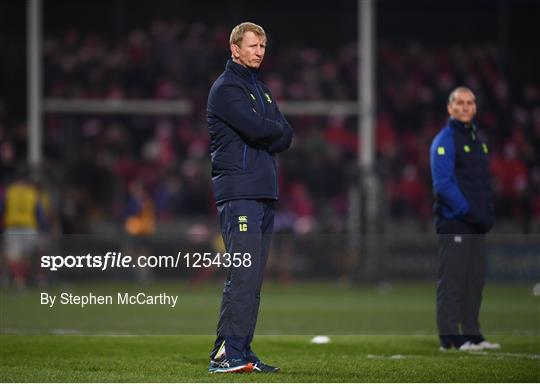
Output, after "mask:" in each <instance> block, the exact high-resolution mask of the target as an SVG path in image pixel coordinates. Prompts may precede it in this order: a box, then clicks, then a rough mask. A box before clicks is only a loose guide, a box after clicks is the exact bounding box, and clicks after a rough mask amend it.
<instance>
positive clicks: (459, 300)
mask: <svg viewBox="0 0 540 384" xmlns="http://www.w3.org/2000/svg"><path fill="white" fill-rule="evenodd" d="M447 110H448V114H449V115H450V119H449V120H448V124H447V125H446V126H445V127H444V128H443V129H442V130H441V131H440V132H439V134H438V135H437V136H436V137H435V139H434V140H433V143H432V144H431V148H430V158H431V174H432V178H433V188H434V191H435V199H436V202H435V209H434V211H435V216H436V229H437V233H438V235H439V257H440V267H439V272H438V286H437V327H438V330H439V339H440V343H441V350H447V349H451V348H452V347H454V348H457V349H460V350H481V349H497V348H500V345H499V344H496V343H490V342H489V341H487V340H485V339H484V337H483V336H482V333H481V332H480V323H479V321H478V317H479V312H480V304H481V301H482V290H483V288H484V282H485V273H486V240H485V234H486V233H487V232H489V230H490V229H491V227H492V226H493V223H494V208H493V196H492V191H491V176H490V173H489V159H488V147H487V145H486V144H485V143H484V142H483V141H482V140H481V139H480V138H479V136H478V131H477V128H476V126H475V124H474V122H473V118H474V116H475V114H476V98H475V96H474V94H473V92H472V91H471V90H470V89H469V88H467V87H458V88H456V89H455V90H454V91H453V92H452V93H451V94H450V97H449V100H448V106H447Z"/></svg>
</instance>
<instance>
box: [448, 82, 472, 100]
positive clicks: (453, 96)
mask: <svg viewBox="0 0 540 384" xmlns="http://www.w3.org/2000/svg"><path fill="white" fill-rule="evenodd" d="M460 92H469V93H470V94H471V95H473V97H474V99H475V100H476V95H475V94H474V92H473V91H472V90H471V89H470V88H469V87H465V86H463V85H462V86H459V87H457V88H456V89H454V90H453V91H452V92H451V93H450V96H448V104H452V103H453V102H454V100H455V99H456V95H457V94H458V93H460Z"/></svg>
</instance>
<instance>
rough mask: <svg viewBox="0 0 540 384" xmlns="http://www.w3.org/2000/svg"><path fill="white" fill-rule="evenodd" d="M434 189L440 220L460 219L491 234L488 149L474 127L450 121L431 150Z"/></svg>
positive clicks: (491, 211)
mask: <svg viewBox="0 0 540 384" xmlns="http://www.w3.org/2000/svg"><path fill="white" fill-rule="evenodd" d="M430 159H431V174H432V178H433V188H434V190H435V207H434V211H435V215H436V216H437V218H438V223H437V228H439V224H440V222H441V220H459V221H463V222H465V223H467V224H469V225H470V226H472V227H473V228H474V232H475V233H486V232H488V231H489V230H490V229H491V227H492V226H493V223H494V217H495V214H494V207H493V195H492V191H491V176H490V173H489V159H488V147H487V145H486V144H485V143H484V142H482V141H481V140H480V138H479V137H478V133H477V131H476V127H475V126H474V124H471V125H467V126H466V125H465V124H463V123H462V122H459V121H458V120H455V119H453V118H450V119H449V121H448V124H447V125H446V126H445V127H444V128H443V129H442V130H441V131H440V132H439V133H438V134H437V136H436V137H435V139H434V140H433V142H432V144H431V148H430Z"/></svg>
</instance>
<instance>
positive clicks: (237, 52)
mask: <svg viewBox="0 0 540 384" xmlns="http://www.w3.org/2000/svg"><path fill="white" fill-rule="evenodd" d="M265 50H266V39H265V38H264V37H263V36H259V35H256V34H255V33H253V32H251V31H248V32H246V33H244V38H243V39H242V41H241V42H240V44H238V45H237V44H232V45H231V51H232V55H233V59H234V61H235V62H237V63H238V64H242V65H243V66H244V67H248V68H252V69H257V68H259V67H260V66H261V63H262V61H263V58H264V52H265Z"/></svg>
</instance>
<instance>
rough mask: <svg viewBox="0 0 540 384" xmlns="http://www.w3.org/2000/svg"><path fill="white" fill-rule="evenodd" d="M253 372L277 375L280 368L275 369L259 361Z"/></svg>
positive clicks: (254, 364) (255, 364)
mask: <svg viewBox="0 0 540 384" xmlns="http://www.w3.org/2000/svg"><path fill="white" fill-rule="evenodd" d="M253 372H256V373H276V372H279V367H273V366H271V365H268V364H265V363H263V362H262V361H260V360H257V361H256V362H254V363H253Z"/></svg>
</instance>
